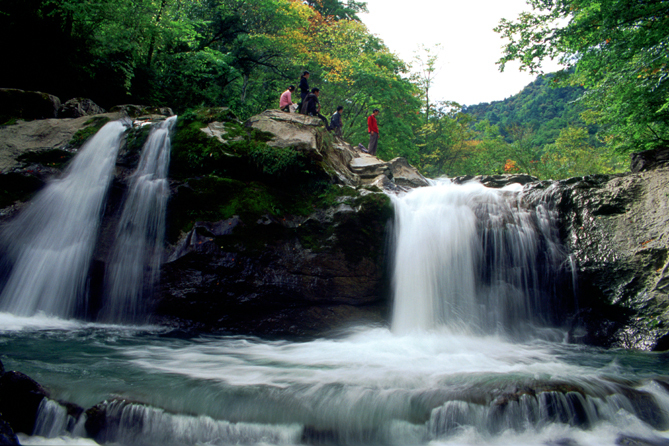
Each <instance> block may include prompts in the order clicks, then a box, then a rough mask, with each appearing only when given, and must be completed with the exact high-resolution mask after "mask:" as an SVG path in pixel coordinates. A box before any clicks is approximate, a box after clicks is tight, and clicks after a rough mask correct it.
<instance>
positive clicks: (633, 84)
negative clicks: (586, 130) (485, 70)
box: [495, 0, 669, 152]
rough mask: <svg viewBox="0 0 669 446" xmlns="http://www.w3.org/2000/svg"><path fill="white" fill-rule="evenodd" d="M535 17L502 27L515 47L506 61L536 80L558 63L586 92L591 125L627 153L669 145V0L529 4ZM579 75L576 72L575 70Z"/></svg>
mask: <svg viewBox="0 0 669 446" xmlns="http://www.w3.org/2000/svg"><path fill="white" fill-rule="evenodd" d="M528 3H529V4H530V5H531V6H532V7H533V8H534V10H533V12H532V13H523V14H521V15H520V16H519V17H518V18H517V20H516V21H509V20H502V21H501V23H500V24H499V26H498V27H497V28H495V30H496V31H497V32H499V33H500V34H501V35H502V36H503V37H505V38H506V39H508V41H509V43H507V44H506V46H505V47H504V55H503V57H502V58H501V59H500V60H499V62H498V63H499V64H500V68H501V69H502V70H503V69H504V68H505V66H506V64H507V63H508V62H510V61H512V60H518V61H520V63H521V68H522V69H527V70H530V72H533V73H536V72H540V71H541V68H540V66H541V62H542V61H543V60H545V59H555V60H558V61H559V62H560V63H562V64H563V65H564V66H566V67H567V69H566V70H564V71H563V72H562V73H561V74H562V76H561V78H560V81H561V82H562V83H563V84H572V85H582V86H584V87H585V88H586V89H587V90H586V92H585V94H584V95H583V97H582V101H583V102H584V103H585V105H586V106H587V107H588V108H590V109H591V110H592V111H591V112H590V113H588V114H586V117H587V118H588V119H589V120H590V122H594V121H598V122H599V123H600V124H602V125H603V126H604V131H603V136H604V137H605V138H606V141H607V143H608V144H609V145H610V146H611V147H614V148H615V149H617V150H618V151H621V152H627V151H631V150H645V149H652V148H654V147H658V146H662V145H666V144H667V142H668V141H669V82H668V80H669V48H668V45H669V2H668V1H666V0H643V1H642V0H528ZM571 67H575V70H574V71H573V72H572V71H569V68H571Z"/></svg>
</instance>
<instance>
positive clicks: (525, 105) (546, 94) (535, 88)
mask: <svg viewBox="0 0 669 446" xmlns="http://www.w3.org/2000/svg"><path fill="white" fill-rule="evenodd" d="M554 80H555V76H554V75H553V74H548V75H546V76H539V77H537V79H536V80H535V81H534V82H532V83H531V84H529V85H528V86H526V87H525V88H523V90H522V91H521V92H520V93H518V94H516V95H513V96H511V97H508V98H506V99H504V100H503V101H495V102H492V103H487V102H483V103H481V104H476V105H471V106H465V107H463V111H464V112H465V113H467V114H469V115H472V116H473V117H474V118H475V120H476V122H481V121H484V120H487V121H488V122H490V124H493V125H497V126H499V127H500V133H501V134H502V136H504V138H505V139H506V140H507V141H508V142H512V136H511V132H510V129H511V128H512V127H513V126H522V127H527V128H530V129H533V130H534V133H535V142H536V144H537V145H539V146H542V147H543V146H546V145H548V144H553V143H555V140H556V139H557V138H558V137H559V136H560V131H561V130H562V129H565V128H567V127H570V126H578V127H586V128H587V129H588V134H589V135H590V136H591V143H592V144H593V145H597V144H598V141H597V138H596V137H595V135H596V134H597V131H598V126H597V125H594V124H592V125H587V124H586V122H585V121H584V119H583V118H582V117H581V114H582V113H583V112H584V111H585V110H586V108H585V107H584V106H583V103H582V102H581V101H580V98H581V97H582V96H583V93H584V92H585V89H584V88H583V87H575V86H566V87H553V86H552V84H553V83H554Z"/></svg>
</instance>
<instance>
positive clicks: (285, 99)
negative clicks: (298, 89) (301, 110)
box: [279, 85, 295, 113]
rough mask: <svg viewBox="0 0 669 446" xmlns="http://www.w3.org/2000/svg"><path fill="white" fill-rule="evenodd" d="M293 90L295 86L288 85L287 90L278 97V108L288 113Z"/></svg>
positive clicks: (291, 102)
mask: <svg viewBox="0 0 669 446" xmlns="http://www.w3.org/2000/svg"><path fill="white" fill-rule="evenodd" d="M294 91H295V86H294V85H291V86H289V87H288V90H286V91H284V92H283V93H282V94H281V98H280V99H279V108H280V109H281V110H283V111H285V112H288V113H290V106H291V105H294V102H293V97H292V94H293V92H294Z"/></svg>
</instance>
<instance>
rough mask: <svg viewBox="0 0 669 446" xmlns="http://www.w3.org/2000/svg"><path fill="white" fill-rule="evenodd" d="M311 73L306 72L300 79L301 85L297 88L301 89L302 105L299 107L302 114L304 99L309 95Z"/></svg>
mask: <svg viewBox="0 0 669 446" xmlns="http://www.w3.org/2000/svg"><path fill="white" fill-rule="evenodd" d="M309 76H310V74H309V72H308V71H305V72H304V73H302V76H301V77H300V85H298V87H297V88H299V89H300V104H299V105H298V108H297V109H298V110H300V113H302V105H303V104H304V99H305V98H306V97H307V95H308V94H309Z"/></svg>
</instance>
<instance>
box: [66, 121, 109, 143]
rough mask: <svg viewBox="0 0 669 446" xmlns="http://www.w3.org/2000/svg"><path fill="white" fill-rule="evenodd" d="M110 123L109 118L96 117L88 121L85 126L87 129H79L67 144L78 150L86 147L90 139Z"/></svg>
mask: <svg viewBox="0 0 669 446" xmlns="http://www.w3.org/2000/svg"><path fill="white" fill-rule="evenodd" d="M108 122H109V118H106V117H104V116H96V117H95V118H91V119H89V120H88V121H86V122H85V123H84V124H85V125H86V127H84V128H82V129H79V130H77V131H76V132H75V134H74V135H72V138H71V139H70V141H69V142H68V143H67V144H68V146H70V147H72V148H78V147H81V146H82V145H84V143H85V142H86V141H88V139H89V138H90V137H91V136H93V135H95V134H96V133H97V132H98V130H100V129H101V128H102V127H103V126H104V125H105V124H106V123H108Z"/></svg>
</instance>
